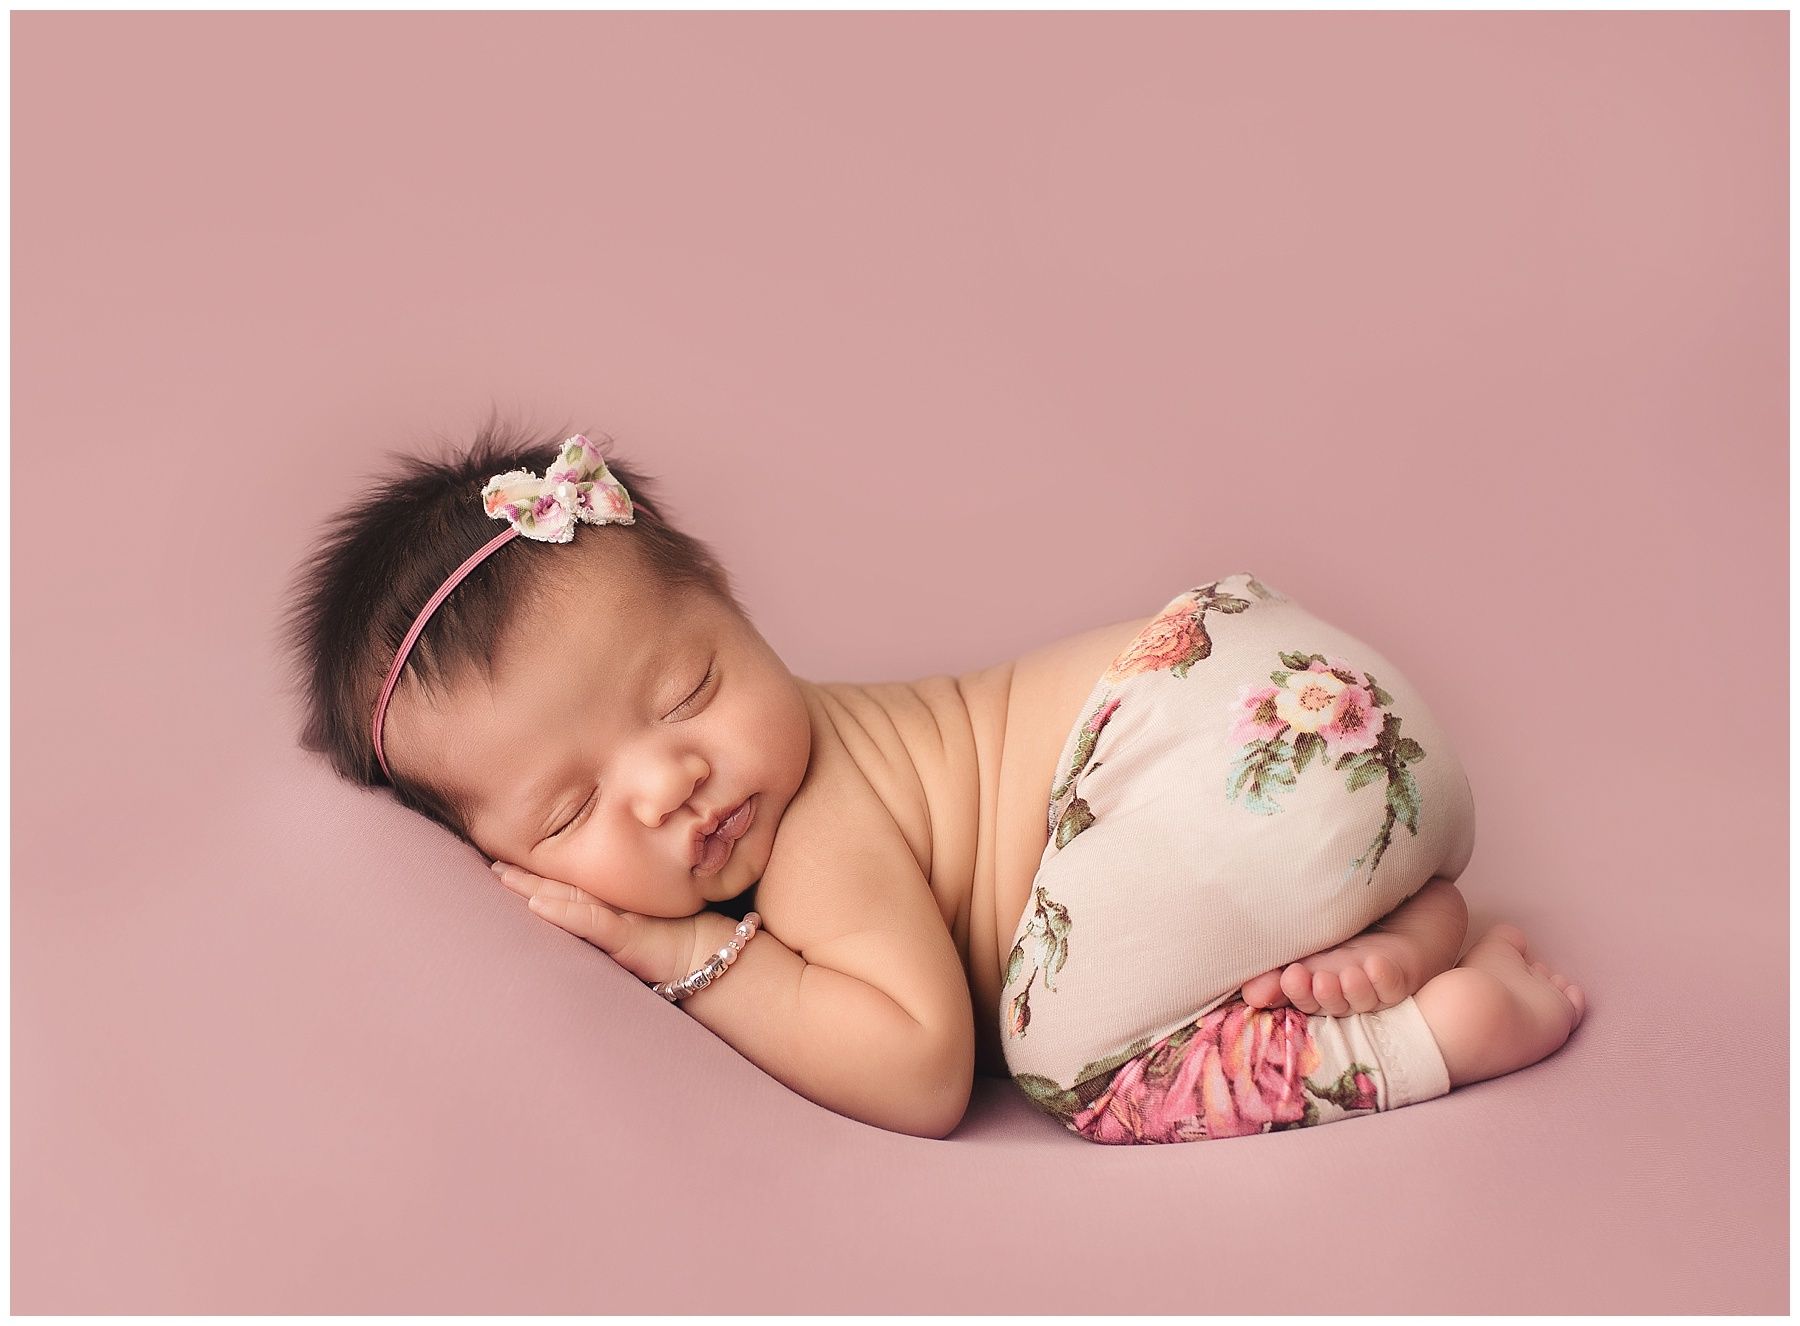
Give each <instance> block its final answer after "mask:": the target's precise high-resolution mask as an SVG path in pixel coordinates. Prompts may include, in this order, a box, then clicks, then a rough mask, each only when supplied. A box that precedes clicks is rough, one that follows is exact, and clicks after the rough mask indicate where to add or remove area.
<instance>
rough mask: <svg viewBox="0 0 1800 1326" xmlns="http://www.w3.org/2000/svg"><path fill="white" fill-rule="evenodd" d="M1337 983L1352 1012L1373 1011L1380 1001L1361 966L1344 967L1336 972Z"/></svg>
mask: <svg viewBox="0 0 1800 1326" xmlns="http://www.w3.org/2000/svg"><path fill="white" fill-rule="evenodd" d="M1338 984H1339V985H1340V986H1342V987H1343V991H1344V998H1345V999H1346V1000H1348V1001H1349V1003H1350V1011H1351V1012H1352V1013H1373V1012H1374V1011H1375V1009H1376V1006H1377V1005H1379V1004H1380V1003H1381V999H1380V997H1379V996H1378V995H1377V994H1376V993H1375V986H1374V984H1373V983H1372V982H1371V981H1370V980H1369V975H1368V973H1367V972H1365V971H1364V970H1363V969H1362V968H1361V967H1346V968H1344V970H1342V971H1341V972H1339V973H1338Z"/></svg>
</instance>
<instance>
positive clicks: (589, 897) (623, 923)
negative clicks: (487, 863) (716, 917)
mask: <svg viewBox="0 0 1800 1326" xmlns="http://www.w3.org/2000/svg"><path fill="white" fill-rule="evenodd" d="M491 869H492V870H493V872H494V874H495V875H496V876H497V877H498V878H499V880H500V882H501V883H502V884H504V885H506V887H507V888H509V889H511V890H512V891H513V892H514V893H516V894H518V895H519V896H520V897H522V898H529V899H530V900H531V910H532V911H534V912H536V913H537V914H538V915H539V916H541V917H543V918H544V919H545V920H546V921H551V922H553V923H555V924H556V925H559V926H561V927H562V928H563V929H564V930H567V931H568V932H569V933H570V934H572V935H574V936H576V937H577V938H579V939H585V940H587V942H588V943H590V944H592V945H593V946H594V947H595V948H598V949H601V950H603V951H604V952H606V953H608V954H610V955H611V956H612V957H613V959H614V960H615V961H616V962H618V964H619V965H620V966H621V967H623V968H624V969H625V970H626V971H628V972H630V973H631V974H632V975H633V976H635V977H637V978H638V979H639V980H640V981H649V982H652V983H657V982H661V981H678V980H680V979H681V978H682V977H683V976H686V975H687V974H688V973H689V972H691V971H692V970H693V969H694V966H697V965H699V964H698V963H696V962H694V945H695V944H697V943H698V942H699V929H700V927H699V926H697V925H695V924H694V918H693V917H691V916H640V915H638V913H636V912H625V911H620V910H618V909H617V908H614V907H608V906H607V905H606V904H605V903H603V902H601V901H600V900H599V899H598V898H596V897H594V895H593V894H591V893H584V892H583V891H582V890H580V889H578V888H576V887H575V886H574V885H573V884H559V883H558V882H557V881H555V880H553V879H545V878H544V877H543V876H542V875H534V874H532V873H531V872H530V871H529V870H521V869H520V868H519V867H518V866H509V865H507V864H505V863H504V862H500V861H496V862H494V864H493V866H492V867H491ZM690 964H692V965H690Z"/></svg>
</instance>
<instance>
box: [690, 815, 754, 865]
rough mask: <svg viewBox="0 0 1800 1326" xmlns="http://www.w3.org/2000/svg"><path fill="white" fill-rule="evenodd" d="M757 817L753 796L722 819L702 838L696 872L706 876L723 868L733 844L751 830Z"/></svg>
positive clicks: (697, 855) (697, 854)
mask: <svg viewBox="0 0 1800 1326" xmlns="http://www.w3.org/2000/svg"><path fill="white" fill-rule="evenodd" d="M755 818H756V798H755V797H754V796H752V797H749V798H747V799H746V800H745V801H744V802H743V804H741V805H739V806H738V807H737V808H736V809H735V810H733V811H732V812H731V814H729V815H727V816H726V817H725V818H724V819H723V820H721V821H720V822H719V827H718V828H716V829H714V830H713V831H712V832H711V833H709V834H707V835H706V836H705V837H704V838H702V839H701V840H700V845H699V848H698V849H697V852H696V857H697V859H696V861H695V862H694V873H695V874H696V875H699V876H702V877H704V876H707V875H712V874H716V873H717V872H718V871H719V870H721V869H723V868H724V865H725V862H726V861H727V860H728V859H729V858H730V856H731V850H732V846H733V844H735V843H736V842H737V840H738V839H739V838H742V837H743V836H744V835H745V834H746V833H748V832H749V831H750V824H751V822H752V821H753V820H755Z"/></svg>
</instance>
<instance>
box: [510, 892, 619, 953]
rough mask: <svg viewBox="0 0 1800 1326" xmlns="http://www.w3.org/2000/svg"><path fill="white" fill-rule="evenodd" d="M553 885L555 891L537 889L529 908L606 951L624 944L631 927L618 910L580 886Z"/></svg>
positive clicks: (615, 950) (616, 949) (614, 951)
mask: <svg viewBox="0 0 1800 1326" xmlns="http://www.w3.org/2000/svg"><path fill="white" fill-rule="evenodd" d="M546 882H547V883H550V882H551V881H546ZM554 888H555V891H554V892H553V891H551V890H540V891H539V892H538V894H537V895H536V896H535V897H533V898H532V900H531V910H532V911H534V912H536V913H537V914H538V915H539V916H541V917H543V918H544V919H545V920H546V921H549V922H551V923H553V924H555V925H558V926H560V927H562V928H563V929H564V930H567V931H568V932H569V933H570V934H572V935H575V936H578V937H579V938H581V939H585V940H587V942H588V943H590V944H592V945H594V947H596V948H599V949H604V950H605V951H606V952H608V953H616V952H617V951H618V950H619V949H621V948H623V947H624V945H625V943H626V941H627V939H628V938H629V934H630V930H629V927H628V925H627V923H626V921H625V919H624V918H623V917H622V916H620V915H619V913H617V912H615V911H614V910H613V909H612V908H610V907H608V906H607V905H606V904H605V903H602V902H596V901H594V899H593V898H591V897H589V896H588V895H587V894H585V893H583V892H582V891H581V890H580V889H576V888H570V887H569V886H568V885H567V884H558V885H555V886H554ZM569 895H573V896H569Z"/></svg>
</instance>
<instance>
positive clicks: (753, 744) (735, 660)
mask: <svg viewBox="0 0 1800 1326" xmlns="http://www.w3.org/2000/svg"><path fill="white" fill-rule="evenodd" d="M560 602H561V607H560V609H558V610H548V611H546V612H544V613H542V614H540V615H539V616H538V617H536V618H534V619H533V620H531V621H529V622H527V623H525V624H524V626H523V627H522V628H521V629H520V630H518V631H517V632H515V633H514V635H513V636H512V637H510V638H509V639H508V641H507V642H506V646H505V649H504V650H503V652H502V655H501V657H500V658H499V659H498V660H497V661H496V667H495V683H494V687H493V689H492V690H491V691H490V690H489V689H488V688H487V687H486V686H485V685H484V684H483V683H482V681H481V679H480V678H479V677H475V678H471V679H468V680H465V681H464V682H463V683H462V686H461V688H460V689H458V690H456V691H454V692H453V693H452V694H451V695H450V696H449V697H448V699H447V700H445V701H443V702H441V703H439V704H438V705H437V706H436V707H435V708H434V709H429V710H428V709H427V708H426V707H425V706H424V705H422V704H421V703H420V701H419V699H418V696H417V693H416V692H411V691H409V692H408V693H407V696H406V699H407V701H408V703H407V704H406V705H405V707H404V708H402V707H401V705H400V703H399V702H400V698H401V697H400V696H399V694H396V696H395V701H394V702H393V703H392V704H390V707H389V711H388V719H387V725H386V727H385V729H384V733H383V740H384V749H385V750H386V751H387V752H388V757H389V760H390V761H394V760H395V759H396V757H398V758H399V760H400V761H401V762H400V763H397V764H396V765H395V767H396V769H397V770H398V771H400V772H402V773H404V772H406V768H407V763H408V762H410V764H411V767H412V768H413V769H416V770H420V771H421V772H425V773H426V776H427V777H429V778H431V779H432V780H433V781H434V782H435V784H436V785H437V786H439V787H441V788H444V789H446V790H448V791H452V792H459V793H461V794H462V795H463V797H464V798H465V801H466V804H467V805H468V806H469V815H470V819H469V824H468V828H469V831H470V836H471V837H472V838H473V839H474V841H475V843H476V845H477V846H479V847H480V848H481V850H482V851H483V852H485V853H486V854H487V855H488V856H490V857H493V858H495V859H497V860H503V861H509V862H511V863H513V864H515V865H519V866H523V867H524V868H525V869H527V870H529V871H531V872H532V873H533V874H537V875H543V876H545V877H546V878H549V879H555V880H561V881H563V882H564V883H568V884H573V885H575V886H576V887H578V888H580V889H583V890H585V891H586V892H588V893H591V894H593V895H594V896H595V897H596V898H599V899H600V900H601V901H602V902H605V903H607V904H608V905H610V906H613V907H618V908H623V909H624V910H626V911H632V912H638V913H641V914H644V915H647V916H691V915H692V914H694V913H695V912H698V911H700V910H701V909H702V908H703V907H705V905H706V904H707V903H708V902H717V901H723V900H725V899H728V898H733V897H736V896H737V895H738V894H740V893H742V892H743V891H744V890H745V889H747V888H749V887H750V885H752V884H754V883H755V882H756V881H757V880H758V879H760V878H761V877H762V872H763V867H764V865H765V864H766V863H767V861H768V859H769V854H770V851H771V848H772V846H773V843H774V838H775V829H776V826H777V825H778V824H779V823H780V821H781V816H782V812H783V811H784V810H785V809H786V808H787V804H788V802H789V801H790V800H791V799H792V797H793V795H794V793H795V791H796V790H797V789H798V788H799V786H800V783H801V781H802V779H803V778H804V777H805V774H806V767H807V761H808V758H809V756H810V754H811V749H812V733H811V725H810V723H809V721H808V715H807V707H806V701H805V698H804V697H803V695H802V693H801V690H800V687H799V685H798V683H797V682H796V680H795V678H794V676H793V674H792V673H790V672H789V671H788V669H787V666H786V665H785V664H784V663H783V662H782V661H781V659H780V658H779V657H778V656H777V655H776V653H775V652H774V650H772V649H771V648H769V646H768V644H767V642H766V641H764V640H763V638H762V635H761V633H760V632H758V631H757V630H756V628H755V627H754V626H752V625H751V624H750V623H748V622H746V621H744V620H742V619H741V618H740V617H738V616H737V614H736V613H734V612H733V611H732V610H731V609H730V608H729V607H727V606H723V605H721V604H719V603H717V602H715V601H714V600H713V599H712V598H710V597H709V596H707V595H704V594H701V593H699V592H691V593H687V594H684V595H682V596H681V597H680V598H678V599H675V600H672V601H670V600H666V599H664V598H663V597H661V596H660V594H659V592H657V591H654V590H650V589H646V588H632V587H630V586H608V585H604V584H583V585H582V586H580V587H579V588H577V589H572V590H571V591H569V592H568V593H566V594H563V595H561V596H560ZM396 720H398V722H396ZM409 757H410V758H409ZM752 799H753V800H752ZM745 801H751V802H752V805H751V808H752V811H753V812H754V819H753V821H752V822H751V825H750V828H749V831H748V832H747V833H745V834H744V835H743V836H742V837H740V838H739V839H738V840H737V842H736V844H735V845H734V846H733V848H732V851H731V855H730V856H729V857H728V858H727V859H726V860H725V862H724V864H723V866H720V867H716V868H715V869H714V870H713V871H712V872H711V873H709V874H704V875H703V874H700V873H697V868H696V865H695V855H694V853H695V843H696V838H697V835H698V834H699V832H700V830H701V829H702V828H703V827H704V826H705V825H706V824H707V823H709V822H711V821H712V820H713V818H714V817H715V816H721V817H722V816H723V815H724V814H725V813H727V812H729V811H730V810H731V809H732V808H733V807H735V806H738V805H739V804H740V803H742V802H745ZM698 869H704V867H703V866H702V867H699V868H698Z"/></svg>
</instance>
